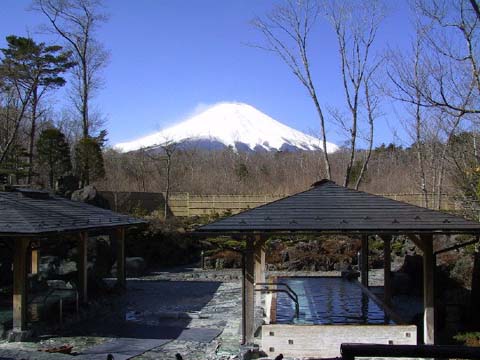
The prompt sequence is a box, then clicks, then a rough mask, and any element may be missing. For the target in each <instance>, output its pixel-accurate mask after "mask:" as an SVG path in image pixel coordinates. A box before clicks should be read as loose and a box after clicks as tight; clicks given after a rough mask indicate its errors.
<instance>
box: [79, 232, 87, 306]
mask: <svg viewBox="0 0 480 360" xmlns="http://www.w3.org/2000/svg"><path fill="white" fill-rule="evenodd" d="M77 270H78V294H79V297H80V301H81V302H82V303H87V302H88V280H87V279H88V233H87V232H81V233H80V234H79V238H78V261H77Z"/></svg>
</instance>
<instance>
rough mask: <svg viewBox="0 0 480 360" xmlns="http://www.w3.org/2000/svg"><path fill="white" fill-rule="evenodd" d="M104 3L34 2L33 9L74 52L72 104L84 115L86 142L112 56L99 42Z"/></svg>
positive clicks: (72, 0) (80, 0)
mask: <svg viewBox="0 0 480 360" xmlns="http://www.w3.org/2000/svg"><path fill="white" fill-rule="evenodd" d="M102 3H103V2H102V0H33V9H34V10H36V11H39V12H41V13H43V14H44V15H45V16H46V18H47V19H48V21H49V23H50V25H51V27H50V28H49V30H50V31H52V32H54V33H57V34H59V35H60V36H61V37H62V38H63V39H64V40H65V42H66V44H67V45H68V48H69V49H70V50H71V51H72V53H73V55H74V59H75V61H76V63H77V65H76V66H75V67H74V68H73V75H74V77H75V80H76V85H75V87H74V91H73V96H72V98H73V99H72V100H73V103H74V105H75V108H76V109H77V110H78V112H79V113H80V117H81V122H82V134H83V138H87V137H89V136H90V130H91V126H92V123H91V118H90V115H91V114H90V102H91V99H92V96H93V95H94V92H95V90H97V89H98V88H99V87H101V85H102V79H101V76H100V71H101V70H102V69H103V67H105V65H106V63H107V61H108V57H109V54H108V52H107V51H106V50H105V48H104V47H103V45H102V44H101V43H100V42H98V40H96V39H95V31H96V30H97V28H98V26H99V25H100V24H101V23H103V22H105V21H106V15H105V14H104V12H103V6H102Z"/></svg>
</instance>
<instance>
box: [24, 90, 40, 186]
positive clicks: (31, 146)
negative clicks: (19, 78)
mask: <svg viewBox="0 0 480 360" xmlns="http://www.w3.org/2000/svg"><path fill="white" fill-rule="evenodd" d="M37 106H38V88H37V86H36V85H34V87H33V92H32V114H31V124H30V134H29V144H28V174H27V183H28V184H31V183H32V175H33V149H34V147H35V133H36V131H37Z"/></svg>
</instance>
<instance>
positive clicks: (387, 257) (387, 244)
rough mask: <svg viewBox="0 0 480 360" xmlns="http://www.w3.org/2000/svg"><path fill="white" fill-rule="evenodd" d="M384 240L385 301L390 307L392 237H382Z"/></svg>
mask: <svg viewBox="0 0 480 360" xmlns="http://www.w3.org/2000/svg"><path fill="white" fill-rule="evenodd" d="M382 239H383V301H384V302H385V304H387V305H388V306H390V305H391V304H392V273H391V270H392V269H391V267H392V258H391V256H392V254H391V242H392V237H391V236H382Z"/></svg>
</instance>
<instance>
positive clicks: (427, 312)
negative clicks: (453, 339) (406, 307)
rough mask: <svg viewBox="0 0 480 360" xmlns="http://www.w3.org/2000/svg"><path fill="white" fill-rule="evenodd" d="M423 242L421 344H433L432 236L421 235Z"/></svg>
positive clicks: (433, 272) (433, 262)
mask: <svg viewBox="0 0 480 360" xmlns="http://www.w3.org/2000/svg"><path fill="white" fill-rule="evenodd" d="M421 240H422V242H423V246H424V250H423V342H424V343H425V344H427V345H432V344H435V306H434V303H435V294H434V274H435V257H434V255H433V235H422V237H421Z"/></svg>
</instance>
